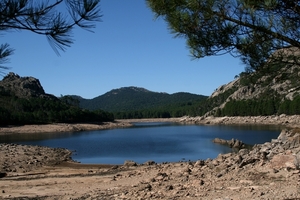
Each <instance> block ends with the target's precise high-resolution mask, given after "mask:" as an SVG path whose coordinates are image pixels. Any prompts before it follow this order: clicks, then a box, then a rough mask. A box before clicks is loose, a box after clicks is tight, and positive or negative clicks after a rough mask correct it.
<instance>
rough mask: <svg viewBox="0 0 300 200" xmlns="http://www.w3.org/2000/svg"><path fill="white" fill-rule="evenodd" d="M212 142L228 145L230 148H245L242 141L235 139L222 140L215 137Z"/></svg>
mask: <svg viewBox="0 0 300 200" xmlns="http://www.w3.org/2000/svg"><path fill="white" fill-rule="evenodd" d="M213 142H214V143H216V144H222V145H226V146H229V147H230V148H235V149H242V148H245V146H246V145H245V144H244V143H243V142H242V141H240V140H237V139H231V140H224V139H220V138H215V139H213Z"/></svg>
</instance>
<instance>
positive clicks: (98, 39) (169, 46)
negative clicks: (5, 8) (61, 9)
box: [1, 0, 244, 99]
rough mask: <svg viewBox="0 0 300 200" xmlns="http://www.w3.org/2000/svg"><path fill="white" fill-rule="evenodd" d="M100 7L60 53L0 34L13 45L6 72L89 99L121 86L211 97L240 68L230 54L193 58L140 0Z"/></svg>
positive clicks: (30, 39) (29, 38) (36, 40)
mask: <svg viewBox="0 0 300 200" xmlns="http://www.w3.org/2000/svg"><path fill="white" fill-rule="evenodd" d="M101 10H102V14H103V17H102V22H100V23H97V27H96V29H94V30H93V31H94V33H91V32H88V31H85V30H82V29H79V28H77V29H75V30H74V39H75V42H74V44H73V45H72V46H71V48H68V49H67V51H66V52H61V56H57V55H56V54H55V52H54V51H53V49H52V48H51V46H50V45H49V43H48V41H47V39H46V37H45V36H40V35H36V34H34V33H31V32H28V31H16V32H15V31H11V32H6V33H5V34H4V35H1V39H2V42H7V43H9V44H10V45H11V47H12V48H14V49H15V53H14V55H12V56H11V57H10V63H8V64H7V65H6V66H8V67H10V68H11V69H10V70H9V71H12V72H14V73H16V74H18V75H20V76H22V77H24V76H32V77H35V78H37V79H39V80H40V82H41V84H42V86H43V88H44V90H45V92H46V93H50V94H54V95H55V96H60V95H68V94H72V95H80V96H82V97H84V98H88V99H90V98H94V97H97V96H99V95H102V94H104V93H106V92H108V91H110V90H112V89H116V88H120V87H127V86H137V87H143V88H146V89H148V90H151V91H154V92H167V93H169V94H172V93H175V92H190V93H194V94H202V95H211V93H212V92H213V91H214V90H215V89H216V88H218V87H219V86H220V85H223V84H226V83H228V82H230V81H232V80H233V79H234V76H235V75H238V74H239V73H240V72H242V71H243V70H244V66H243V65H242V64H241V62H240V60H239V59H236V58H232V57H231V56H230V55H225V56H218V57H208V58H203V59H198V60H193V59H192V57H191V56H190V55H189V50H188V48H187V47H186V43H185V40H184V39H179V38H174V37H173V35H172V34H171V33H170V31H169V30H168V28H167V24H166V22H165V21H163V20H162V19H158V20H155V19H154V13H152V11H151V10H150V9H149V8H148V7H147V5H146V2H145V1H133V0H122V1H120V0H102V1H101ZM9 71H7V72H9Z"/></svg>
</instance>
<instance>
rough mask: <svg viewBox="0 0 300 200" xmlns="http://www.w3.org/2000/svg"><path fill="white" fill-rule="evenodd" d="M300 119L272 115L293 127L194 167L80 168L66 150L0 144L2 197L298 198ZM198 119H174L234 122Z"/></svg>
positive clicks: (132, 165) (183, 164) (4, 130)
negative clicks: (272, 138)
mask: <svg viewBox="0 0 300 200" xmlns="http://www.w3.org/2000/svg"><path fill="white" fill-rule="evenodd" d="M276 117H277V118H276ZM299 119H300V116H291V117H289V116H280V117H279V118H278V116H274V117H270V118H269V121H270V123H271V121H272V123H271V124H273V122H274V121H277V124H278V123H280V124H282V123H283V124H289V125H290V126H293V129H289V128H287V129H284V130H283V131H282V132H281V134H280V136H279V137H278V138H277V139H274V140H272V141H270V142H268V143H265V144H260V145H255V147H254V148H253V149H252V150H251V151H250V150H246V149H242V150H240V151H239V152H238V153H236V154H232V153H230V154H224V155H219V156H218V157H217V158H216V159H213V160H211V159H207V160H198V161H194V162H178V163H155V162H153V161H148V162H146V163H143V164H136V163H135V162H133V161H128V162H125V163H124V165H121V166H111V165H83V164H79V163H75V162H73V161H72V160H71V158H70V156H71V152H70V151H68V150H67V149H52V148H47V147H39V146H25V145H14V144H0V151H1V154H0V172H1V173H0V177H1V178H0V199H219V200H221V199H222V200H229V199H243V200H245V199H300V172H299V166H300V145H299V144H300V131H299V130H300V129H299V130H298V129H297V127H300V126H299V124H298V123H297V122H296V121H297V120H299ZM197 120H198V121H196V120H195V118H181V119H176V120H175V119H172V121H178V122H179V121H181V123H199V124H201V123H202V124H229V123H226V122H228V121H231V122H236V123H238V122H237V121H234V119H232V118H206V119H197ZM236 120H240V121H241V122H245V121H248V122H245V123H250V120H253V121H256V123H259V122H257V120H261V122H262V120H263V119H255V120H254V119H253V118H236ZM148 121H152V120H148ZM130 122H132V121H119V122H117V123H118V125H116V124H114V125H113V126H109V125H108V124H106V125H107V126H106V127H105V128H114V127H118V126H121V127H123V126H129V125H130V124H129V123H130ZM251 122H252V121H251ZM265 122H266V121H265ZM55 126H56V130H57V131H59V132H64V131H72V129H70V130H69V129H68V128H66V129H64V128H62V127H79V129H75V130H74V129H73V131H76V130H91V129H89V128H86V129H85V128H84V127H83V126H79V125H67V124H64V125H60V124H58V125H55ZM37 127H38V128H37ZM47 127H48V128H49V125H47ZM85 127H88V125H85ZM11 128H16V127H11ZM11 128H2V129H1V130H0V132H1V134H13V133H18V132H19V133H22V132H27V133H28V132H29V133H30V132H31V131H32V130H34V131H37V130H39V131H40V132H43V131H41V130H42V129H43V127H42V126H36V127H35V128H33V129H31V131H29V129H30V128H28V126H26V128H27V129H26V131H25V130H24V129H22V127H17V128H18V131H16V130H14V131H12V129H11ZM23 128H24V127H23ZM44 128H45V127H44ZM94 128H96V127H94ZM100 128H101V127H100V126H99V127H98V129H100ZM102 128H104V127H102ZM8 130H11V131H8ZM22 130H23V131H22ZM34 131H32V132H34ZM44 132H49V131H44ZM50 132H51V131H50Z"/></svg>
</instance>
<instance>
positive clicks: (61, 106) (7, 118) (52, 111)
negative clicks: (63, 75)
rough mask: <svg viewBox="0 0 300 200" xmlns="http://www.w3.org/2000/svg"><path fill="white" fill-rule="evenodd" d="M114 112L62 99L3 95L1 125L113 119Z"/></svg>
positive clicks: (0, 104) (0, 115) (0, 113)
mask: <svg viewBox="0 0 300 200" xmlns="http://www.w3.org/2000/svg"><path fill="white" fill-rule="evenodd" d="M113 120H114V116H113V114H112V113H109V112H105V111H102V110H96V111H89V110H84V109H81V108H79V107H78V106H76V105H72V104H70V103H68V102H66V101H62V100H60V99H48V98H18V97H16V96H13V97H12V96H1V98H0V125H2V126H3V125H23V124H45V123H58V122H60V123H78V122H97V123H99V122H103V121H113Z"/></svg>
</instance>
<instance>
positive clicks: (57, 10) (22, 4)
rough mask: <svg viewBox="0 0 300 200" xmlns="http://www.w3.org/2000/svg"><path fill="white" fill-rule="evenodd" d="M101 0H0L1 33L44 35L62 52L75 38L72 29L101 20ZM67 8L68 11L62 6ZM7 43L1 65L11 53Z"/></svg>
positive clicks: (1, 50) (1, 51)
mask: <svg viewBox="0 0 300 200" xmlns="http://www.w3.org/2000/svg"><path fill="white" fill-rule="evenodd" d="M99 3H100V0H80V1H77V0H55V1H54V0H51V1H47V0H1V1H0V31H2V32H1V33H0V34H2V35H3V34H4V32H8V31H22V30H26V31H31V32H33V33H36V34H39V35H45V36H46V37H47V39H48V41H49V43H50V45H51V47H52V48H53V49H54V51H55V52H56V53H57V54H58V55H59V51H65V50H66V48H67V47H70V45H71V44H72V43H73V42H74V40H73V38H72V31H73V29H74V28H75V27H81V28H83V29H87V30H91V29H92V28H94V27H95V22H97V21H100V19H101V13H100V8H99ZM65 9H67V12H63V10H65ZM12 53H13V49H12V48H11V47H10V46H9V45H8V44H6V43H5V44H2V45H1V46H0V69H2V70H4V69H7V67H5V66H4V65H3V64H4V63H6V62H7V61H8V56H10V55H12Z"/></svg>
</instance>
